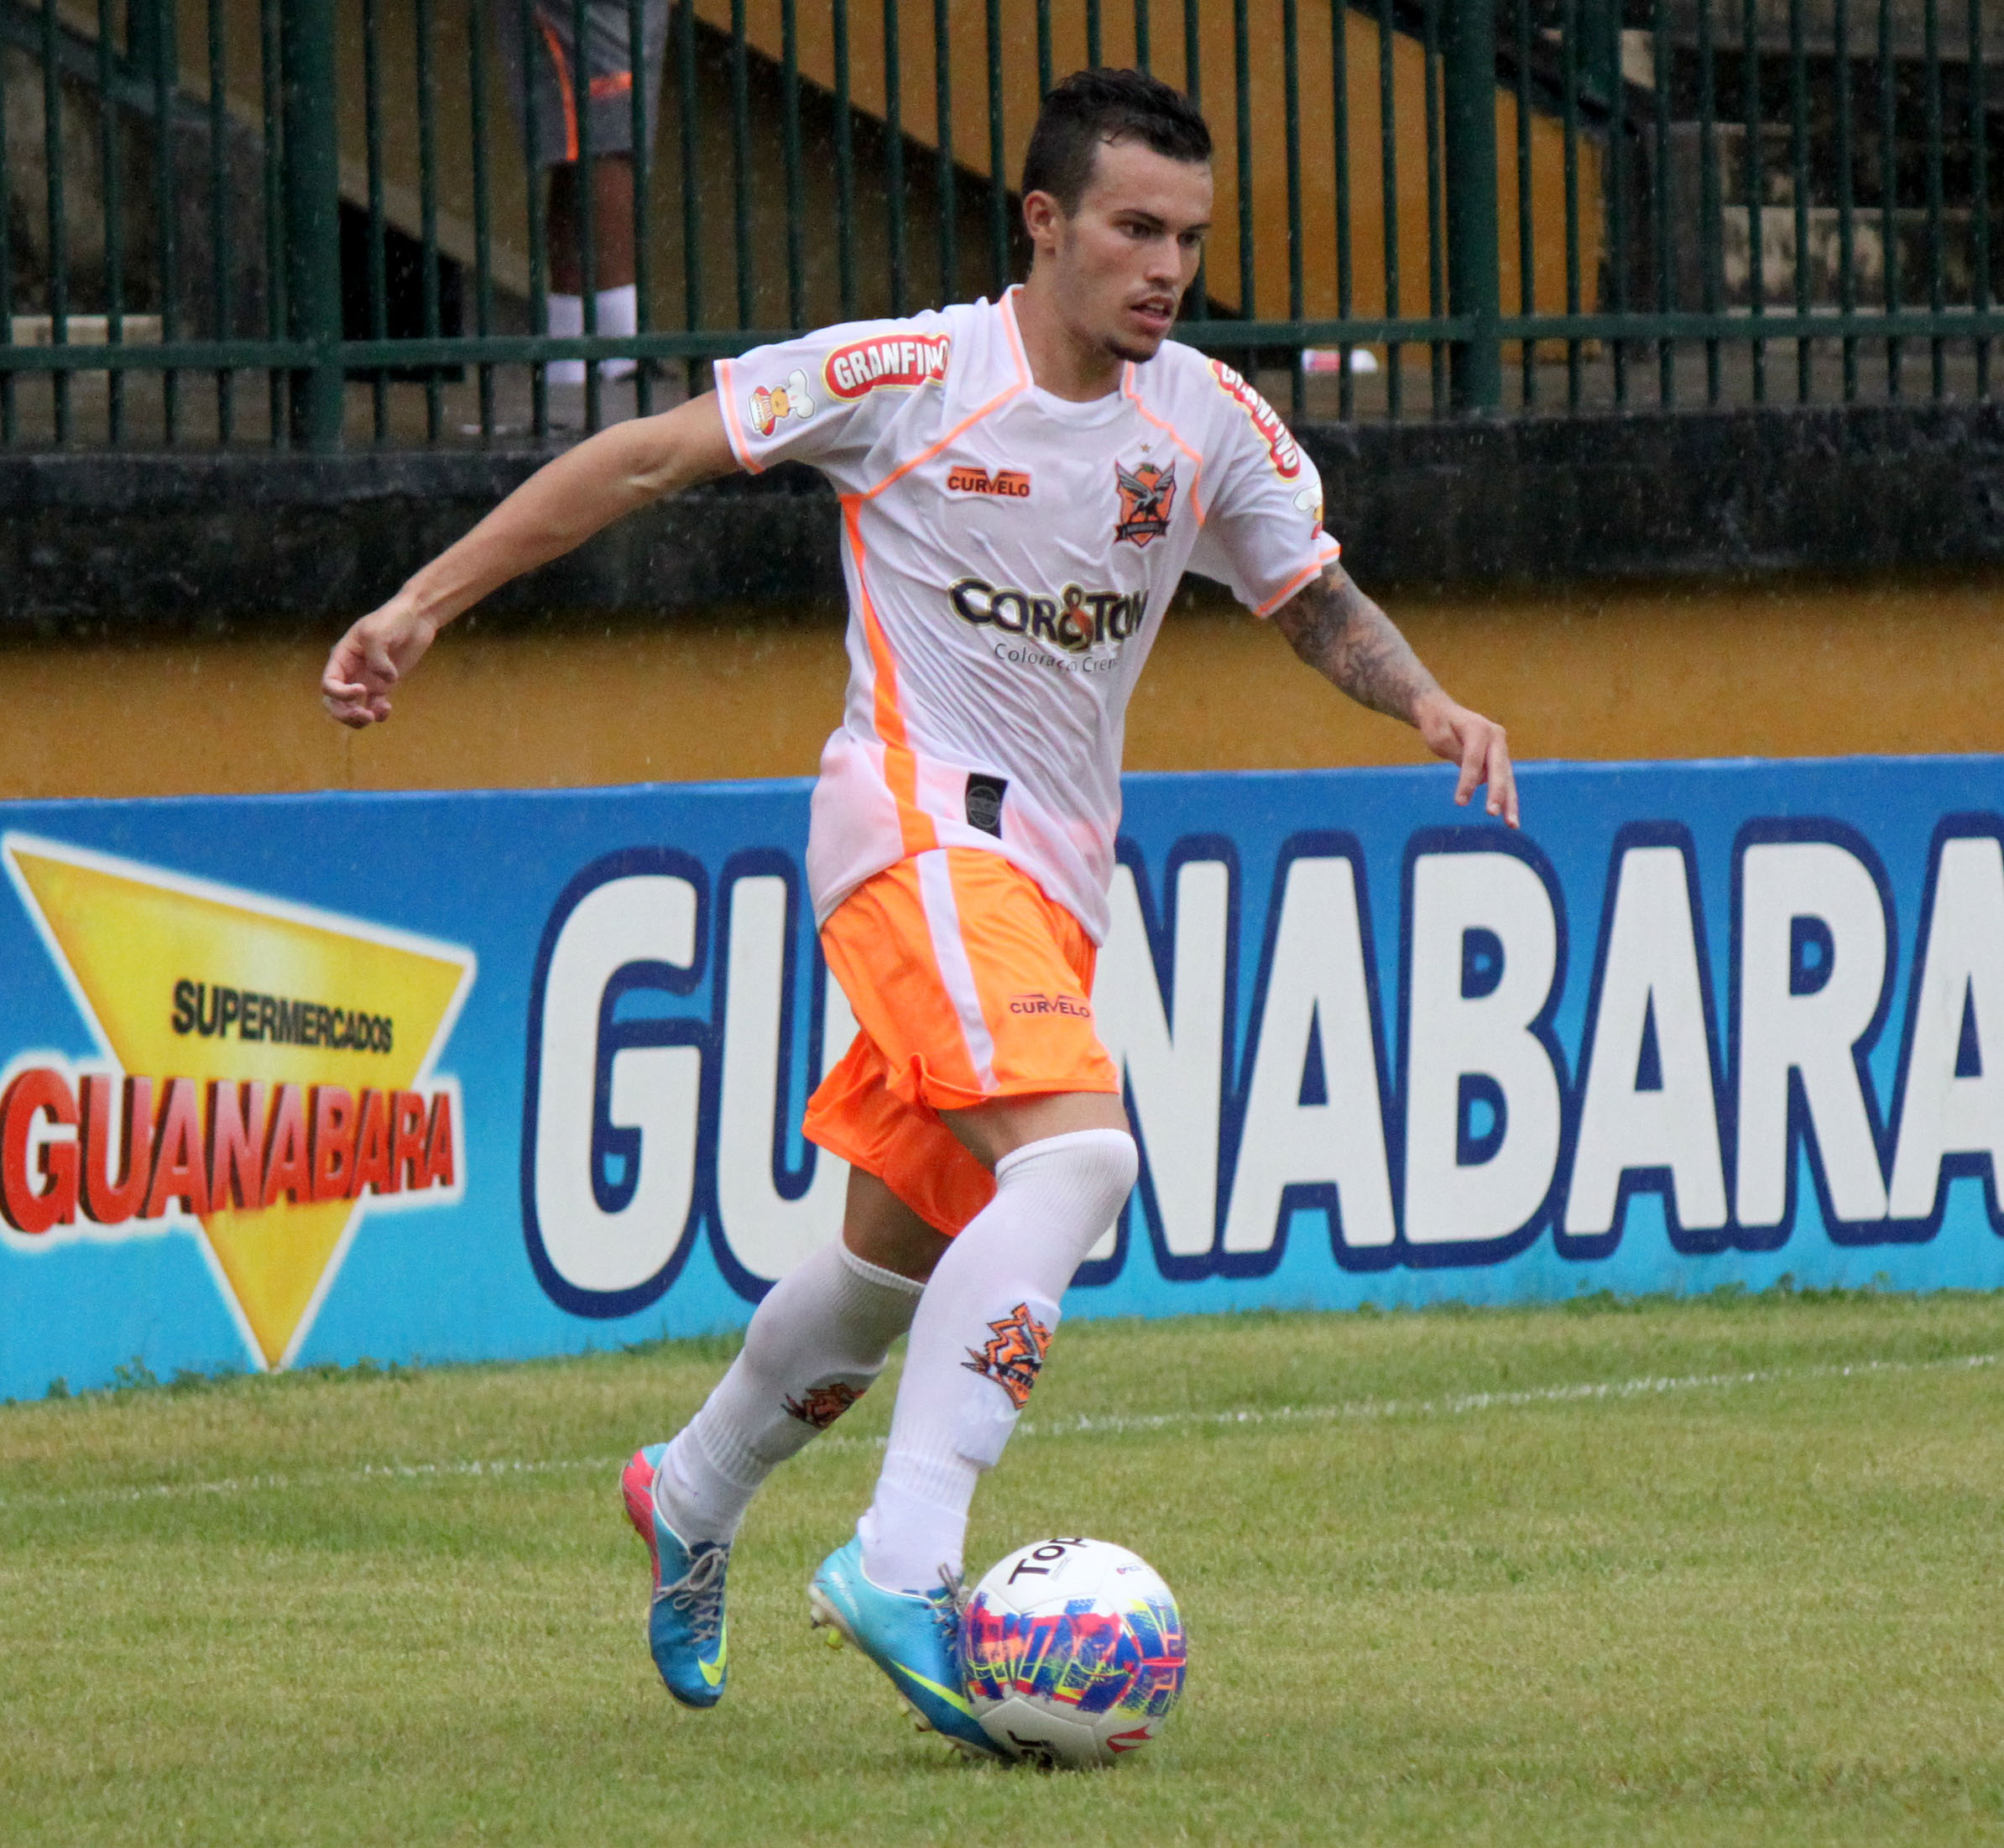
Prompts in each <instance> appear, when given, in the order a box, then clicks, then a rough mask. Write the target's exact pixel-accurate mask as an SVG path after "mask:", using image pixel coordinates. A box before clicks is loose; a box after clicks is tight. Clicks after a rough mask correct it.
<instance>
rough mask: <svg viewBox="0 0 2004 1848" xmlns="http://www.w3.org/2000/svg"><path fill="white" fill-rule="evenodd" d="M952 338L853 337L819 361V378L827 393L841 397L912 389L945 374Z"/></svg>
mask: <svg viewBox="0 0 2004 1848" xmlns="http://www.w3.org/2000/svg"><path fill="white" fill-rule="evenodd" d="M952 352H953V342H952V341H951V340H949V339H947V337H944V336H943V335H942V337H940V338H938V339H937V340H921V339H912V338H911V337H902V336H890V335H887V336H885V337H883V338H881V339H877V340H853V341H851V342H849V343H848V345H847V346H846V347H837V348H836V349H835V350H834V352H832V353H830V354H829V355H828V357H827V359H826V360H824V361H823V362H822V368H821V372H822V379H823V380H824V381H825V382H826V384H827V388H828V389H829V391H830V392H831V393H832V394H834V395H835V396H836V397H838V398H840V399H845V400H846V399H857V398H861V397H863V396H864V394H866V393H869V392H873V391H886V390H891V391H912V390H915V389H917V388H918V387H919V386H921V385H922V384H926V383H927V382H928V381H929V380H933V379H940V378H945V377H946V376H947V361H948V360H949V359H950V358H952Z"/></svg>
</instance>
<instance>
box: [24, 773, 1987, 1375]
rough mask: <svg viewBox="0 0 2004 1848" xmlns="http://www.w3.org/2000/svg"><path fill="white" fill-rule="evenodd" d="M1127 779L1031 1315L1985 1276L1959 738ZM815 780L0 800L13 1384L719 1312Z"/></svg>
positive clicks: (1982, 870)
mask: <svg viewBox="0 0 2004 1848" xmlns="http://www.w3.org/2000/svg"><path fill="white" fill-rule="evenodd" d="M1452 786H1453V779H1452V775H1451V773H1450V772H1448V770H1445V769H1426V770H1363V771H1329V772H1314V773H1298V774H1297V773H1286V774H1282V773H1275V774H1265V773H1260V774H1242V775H1137V776H1134V777H1131V778H1130V779H1129V780H1128V785H1127V814H1126V818H1125V823H1124V833H1123V838H1122V843H1121V848H1120V862H1119V871H1118V874H1117V877H1116V880H1115V884H1114V894H1113V916H1114V922H1113V927H1112V930H1111V932H1110V934H1109V938H1108V941H1107V942H1106V945H1105V947H1104V952H1103V954H1102V958H1101V963H1100V972H1099V983H1098V987H1097V989H1096V991H1095V994H1094V996H1093V1003H1094V1009H1095V1012H1096V1014H1097V1015H1098V1021H1099V1031H1100V1034H1101V1036H1102V1038H1103V1039H1104V1041H1106V1043H1107V1045H1108V1046H1109V1048H1110V1049H1111V1050H1112V1051H1113V1052H1114V1055H1115V1057H1116V1058H1117V1059H1118V1060H1119V1062H1120V1063H1121V1066H1122V1068H1123V1070H1124V1072H1125V1081H1126V1085H1127V1092H1128V1102H1129V1105H1130V1112H1131V1115H1132V1116H1133V1120H1134V1122H1135V1129H1136V1131H1137V1133H1138V1135H1139V1136H1140V1141H1141V1144H1142V1146H1143V1150H1144V1166H1143V1174H1142V1179H1141V1182H1140V1185H1139V1186H1138V1187H1137V1188H1135V1193H1134V1195H1133V1197H1132V1198H1131V1199H1130V1202H1129V1203H1128V1205H1127V1208H1126V1209H1125V1212H1124V1214H1123V1215H1122V1217H1121V1219H1120V1221H1119V1224H1117V1225H1116V1226H1115V1227H1114V1228H1113V1229H1111V1230H1109V1234H1108V1235H1107V1237H1106V1238H1105V1239H1104V1240H1103V1241H1102V1242H1101V1244H1100V1245H1099V1248H1098V1249H1097V1250H1095V1252H1094V1253H1093V1257H1092V1259H1091V1261H1089V1262H1088V1265H1087V1266H1086V1268H1085V1270H1084V1271H1083V1273H1082V1274H1081V1276H1080V1277H1079V1279H1078V1283H1077V1285H1076V1286H1075V1287H1074V1290H1073V1292H1072V1295H1071V1297H1069V1298H1067V1310H1068V1311H1069V1312H1070V1313H1075V1314H1099V1315H1171V1314H1179V1313H1192V1312H1200V1311H1206V1310H1217V1309H1227V1308H1250V1307H1256V1306H1280V1307H1321V1308H1345V1307H1354V1306H1356V1305H1358V1304H1360V1303H1363V1302H1373V1303H1376V1304H1379V1305H1381V1306H1390V1305H1393V1304H1401V1303H1406V1304H1411V1303H1423V1302H1438V1301H1443V1300H1450V1299H1459V1300H1461V1301H1465V1302H1511V1301H1528V1300H1536V1299H1552V1298H1561V1297H1569V1296H1573V1295H1574V1294H1577V1293H1579V1292H1583V1291H1601V1290H1610V1291H1614V1292H1619V1293H1622V1294H1631V1293H1640V1292H1657V1291H1673V1292H1691V1291H1703V1290H1710V1289H1714V1288H1716V1287H1720V1286H1721V1285H1725V1284H1743V1285H1745V1286H1746V1287H1749V1288H1761V1287H1766V1286H1767V1285H1769V1284H1772V1283H1773V1282H1777V1281H1778V1280H1780V1279H1781V1278H1782V1277H1783V1276H1787V1277H1790V1278H1792V1279H1793V1281H1794V1282H1795V1283H1796V1284H1798V1285H1799V1286H1802V1287H1813V1286H1828V1285H1838V1284H1842V1285H1850V1286H1862V1285H1866V1284H1871V1283H1873V1282H1883V1283H1884V1284H1886V1285H1887V1286H1888V1287H1897V1288H1904V1289H1925V1288H1934V1287H1948V1286H1956V1287H1981V1288H1988V1287H1996V1286H1997V1285H1999V1284H2000V1283H2004V1238H2001V1237H2000V1234H2004V1215H2001V1214H2000V1210H1999V1202H1998V1198H1997V1178H1996V1177H1997V1167H1998V1164H1999V1162H2000V1158H2001V1151H2004V759H2001V758H1954V759H1948V758H1943V759H1905V760H1887V759H1872V760H1864V759H1851V760H1833V761H1824V762H1814V763H1769V762H1739V763H1711V764H1699V763H1688V764H1640V765H1532V766H1529V767H1527V768H1526V770H1525V771H1524V773H1523V795H1524V822H1525V826H1524V830H1523V832H1522V833H1521V834H1512V833H1509V832H1508V831H1506V830H1505V829H1504V828H1502V827H1499V826H1497V825H1496V824H1495V823H1493V822H1485V821H1483V820H1481V819H1480V818H1479V817H1473V816H1471V815H1470V814H1469V812H1464V811H1461V810H1458V809H1456V808H1455V807H1453V805H1452V803H1451V801H1449V795H1450V791H1451V790H1452ZM806 826H807V785H806V784H805V783H795V782H785V783H761V784H735V785H711V786H648V787H639V788H627V789H606V790H587V791H559V792H550V793H529V794H513V793H509V794H451V795H374V796H372V795H322V796H272V797H250V798H243V797H238V798H222V797H218V798H212V799H201V800H185V801H183V800H175V801H126V802H74V803H23V804H14V805H8V806H5V807H0V863H3V864H4V868H5V872H6V880H5V883H4V885H0V971H3V972H4V973H3V974H0V984H3V986H0V995H3V996H4V1005H3V1006H0V1396H5V1397H20V1396H36V1395H39V1394H41V1393H43V1392H44V1391H47V1390H48V1389H49V1388H50V1386H51V1384H52V1383H53V1382H55V1381H59V1380H60V1381H64V1382H65V1383H66V1385H67V1386H69V1387H70V1388H71V1389H73V1390H78V1389H81V1388H84V1387H86V1386H97V1385H101V1384H103V1383H105V1382H106V1381H110V1380H112V1379H114V1378H117V1377H119V1376H121V1375H120V1370H122V1369H123V1370H125V1372H124V1375H123V1376H125V1377H137V1376H139V1374H138V1370H139V1369H140V1368H144V1370H146V1371H147V1372H149V1373H150V1374H152V1375H153V1376H157V1377H161V1378H165V1377H168V1376H171V1375H172V1374H173V1373H175V1372H176V1371H177V1370H183V1369H189V1370H203V1371H212V1370H222V1369H240V1368H246V1367H249V1368H264V1367H274V1368H275V1367H283V1366H290V1365H303V1364H312V1363H316V1362H344V1363H345V1362H352V1361H355V1360H360V1359H363V1358H364V1357H368V1358H370V1359H373V1360H377V1361H379V1362H388V1361H391V1360H398V1361H406V1362H409V1361H437V1360H459V1359H472V1358H480V1357H503V1356H528V1355H540V1354H551V1353H559V1352H566V1351H575V1350H578V1349H584V1348H586V1347H589V1346H603V1345H608V1344H618V1343H627V1342H632V1341H635V1340H639V1339H649V1338H651V1337H655V1336H657V1335H660V1334H694V1333H697V1332H702V1331H706V1330H712V1329H720V1328H727V1327H730V1326H733V1325H737V1324H739V1323H743V1321H744V1319H745V1318H747V1317H748V1316H749V1313H750V1312H751V1309H752V1308H753V1306H754V1304H755V1303H756V1302H757V1301H758V1299H759V1296H760V1295H761V1294H762V1292H764V1290H765V1288H766V1287H769V1285H770V1282H772V1281H773V1280H774V1279H775V1278H776V1277H778V1276H781V1275H782V1274H783V1273H784V1272H785V1271H786V1270H787V1269H788V1268H789V1266H791V1265H792V1264H794V1263H796V1262H797V1261H799V1259H800V1258H801V1256H803V1255H805V1254H806V1253H807V1252H808V1251H810V1250H813V1249H814V1248H815V1247H816V1246H817V1245H819V1244H820V1243H822V1241H824V1240H828V1239H831V1238H832V1237H833V1236H835V1235H836V1232H837V1229H838V1225H839V1223H840V1219H841V1212H842V1202H843V1188H844V1185H845V1174H844V1172H843V1168H842V1167H841V1165H840V1164H839V1163H838V1162H835V1161H834V1160H832V1158H830V1157H828V1156H817V1152H816V1151H815V1150H814V1149H813V1148H812V1146H810V1145H808V1144H806V1143H805V1142H803V1141H802V1140H801V1136H800V1134H799V1120H800V1115H801V1108H802V1106H803V1104H804V1103H805V1101H806V1095H807V1094H808V1091H809V1090H810V1089H811V1088H812V1085H813V1084H814V1083H816V1082H817V1080H818V1078H819V1077H820V1074H821V1073H822V1071H824V1070H825V1069H826V1068H827V1067H828V1066H829V1065H830V1064H832V1062H834V1060H835V1059H836V1058H837V1057H839V1056H840V1054H841V1052H842V1051H843V1048H844V1047H846V1046H847V1044H848V1040H849V1038H850V1036H852V1035H853V1032H854V1030H855V1029H854V1023H853V1019H852V1018H851V1016H850V1014H849V1010H848V1005H847V1003H846V1001H845V1000H844V999H843V995H842V994H841V992H840V990H839V989H838V988H837V987H836V986H835V985H834V984H832V982H830V981H829V980H828V979H827V973H826V970H825V968H823V966H822V960H821V957H820V953H819V951H818V949H817V946H816V943H815V939H814V932H813V928H812V918H811V917H810V916H809V915H808V911H807V906H806V893H805V890H804V885H803V879H802V874H801V859H802V854H803V852H804V849H805V847H806Z"/></svg>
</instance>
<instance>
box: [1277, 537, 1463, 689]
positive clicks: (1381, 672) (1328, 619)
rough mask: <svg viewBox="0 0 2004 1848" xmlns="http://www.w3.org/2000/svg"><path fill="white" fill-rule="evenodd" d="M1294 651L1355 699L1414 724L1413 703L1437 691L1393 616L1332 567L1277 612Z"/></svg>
mask: <svg viewBox="0 0 2004 1848" xmlns="http://www.w3.org/2000/svg"><path fill="white" fill-rule="evenodd" d="M1273 621H1274V626H1275V627H1276V628H1277V629H1279V630H1280V632H1281V634H1283V635H1285V636H1286V638H1287V640H1288V642H1289V644H1290V645H1292V648H1293V650H1294V651H1295V653H1296V654H1297V655H1300V656H1301V658H1302V660H1304V661H1306V662H1307V664H1308V666H1311V667H1313V669H1314V670H1315V671H1316V672H1317V673H1318V674H1321V675H1323V676H1326V677H1327V678H1328V680H1330V681H1333V682H1334V683H1335V684H1336V685H1337V686H1340V687H1341V688H1342V689H1343V691H1344V692H1346V693H1348V694H1349V696H1350V697H1351V698H1352V699H1354V700H1357V701H1359V702H1361V703H1362V704H1364V705H1365V706H1369V707H1372V708H1373V709H1375V711H1378V712H1380V713H1388V714H1390V715H1391V717H1392V718H1402V719H1405V720H1406V722H1407V723H1412V719H1413V710H1414V707H1416V706H1417V704H1418V702H1420V700H1421V699H1422V698H1423V697H1425V696H1426V695H1427V694H1428V693H1430V692H1434V691H1435V690H1436V685H1435V681H1434V679H1433V676H1432V675H1431V674H1429V673H1428V672H1427V670H1426V669H1425V668H1424V667H1422V666H1421V665H1420V660H1419V657H1418V656H1417V655H1415V654H1414V653H1413V652H1412V647H1411V645H1409V644H1408V643H1407V642H1406V638H1405V637H1404V636H1403V635H1401V634H1400V633H1399V632H1398V630H1397V629H1396V628H1394V627H1393V626H1392V621H1391V618H1390V617H1389V616H1387V615H1386V613H1385V612H1384V611H1383V610H1381V609H1380V608H1378V606H1377V605H1376V604H1375V603H1373V602H1372V601H1371V600H1370V598H1368V597H1366V596H1365V594H1364V593H1363V592H1362V591H1360V590H1359V589H1358V588H1357V587H1356V585H1355V584H1354V583H1353V582H1351V581H1350V575H1349V572H1346V571H1345V570H1344V568H1343V566H1340V565H1332V566H1329V568H1328V570H1327V571H1326V572H1323V574H1322V576H1321V577H1318V578H1316V579H1315V580H1314V581H1313V582H1312V583H1310V584H1309V585H1308V586H1307V588H1306V589H1305V590H1303V591H1302V592H1301V593H1300V594H1299V595H1297V596H1295V597H1292V598H1289V599H1288V601H1287V602H1286V603H1283V604H1281V607H1280V608H1278V609H1276V611H1275V612H1274V613H1273Z"/></svg>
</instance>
